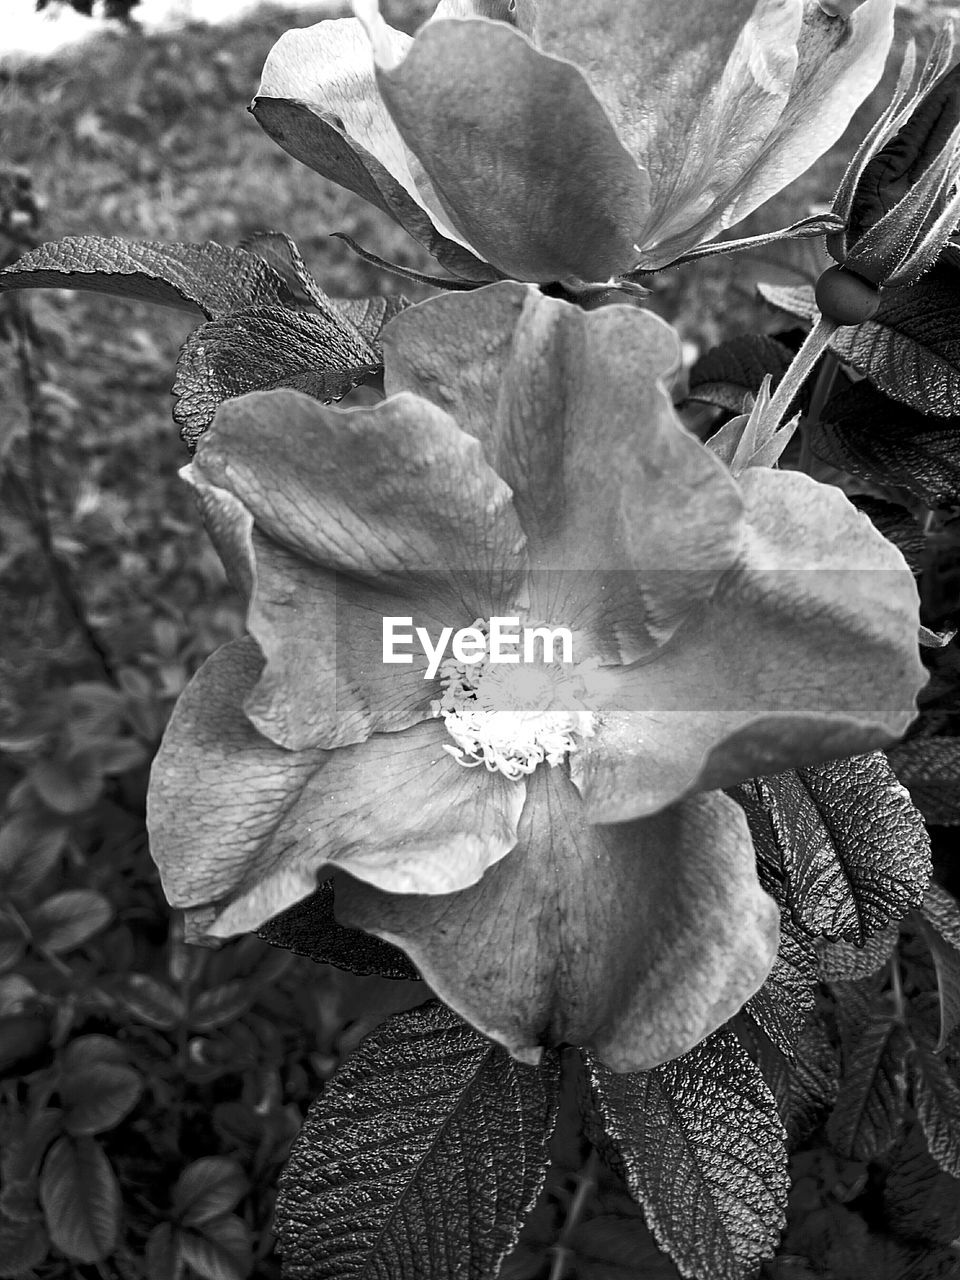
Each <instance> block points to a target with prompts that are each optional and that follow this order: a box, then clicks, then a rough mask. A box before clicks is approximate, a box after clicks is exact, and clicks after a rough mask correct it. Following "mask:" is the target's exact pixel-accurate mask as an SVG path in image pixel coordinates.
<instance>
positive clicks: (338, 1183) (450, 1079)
mask: <svg viewBox="0 0 960 1280" xmlns="http://www.w3.org/2000/svg"><path fill="white" fill-rule="evenodd" d="M555 1080H556V1066H555V1063H554V1061H553V1060H552V1059H548V1062H547V1065H545V1066H544V1067H542V1068H539V1069H534V1068H532V1067H526V1066H523V1065H521V1064H519V1063H517V1062H515V1061H514V1060H513V1059H512V1058H511V1057H510V1056H509V1055H508V1054H507V1053H505V1052H504V1051H503V1050H502V1049H500V1048H499V1047H497V1046H496V1045H494V1044H493V1043H492V1042H491V1041H489V1040H487V1039H486V1038H485V1037H484V1036H481V1035H479V1034H478V1033H477V1032H475V1031H473V1030H472V1028H470V1027H468V1026H467V1024H466V1023H464V1022H463V1021H462V1020H461V1019H460V1018H458V1017H457V1015H456V1014H454V1013H453V1012H451V1010H449V1009H447V1008H445V1007H444V1006H443V1005H441V1004H439V1003H438V1002H431V1003H429V1004H426V1005H423V1006H421V1007H420V1008H419V1009H414V1010H411V1011H410V1012H408V1013H401V1014H398V1015H396V1016H395V1017H393V1018H391V1019H390V1020H389V1021H388V1022H386V1023H384V1025H383V1026H382V1027H381V1028H379V1030H378V1031H376V1032H374V1033H373V1034H372V1035H370V1036H369V1037H368V1038H367V1039H366V1040H365V1041H364V1042H363V1043H362V1044H361V1046H360V1048H359V1049H358V1050H357V1051H356V1053H355V1054H354V1055H353V1056H352V1057H351V1058H350V1059H348V1061H347V1063H346V1064H345V1066H344V1067H342V1068H341V1070H340V1071H339V1072H338V1073H337V1074H336V1075H335V1076H334V1078H333V1080H332V1081H331V1082H330V1083H329V1084H328V1085H327V1087H326V1089H325V1090H324V1092H323V1093H322V1094H321V1096H320V1098H319V1100H318V1101H317V1102H316V1103H314V1105H313V1107H312V1108H311V1110H310V1113H309V1115H308V1116H307V1119H306V1122H305V1124H304V1127H303V1129H302V1131H301V1134H300V1137H299V1138H298V1139H297V1142H296V1143H295V1145H294V1149H293V1153H292V1155H291V1158H290V1162H289V1164H288V1165H287V1168H286V1170H285V1172H284V1175H283V1177H282V1180H281V1185H280V1197H279V1201H278V1206H277V1224H278V1234H279V1236H280V1239H281V1243H282V1251H283V1255H284V1263H285V1266H284V1275H285V1277H287V1280H325V1278H327V1277H329V1280H360V1278H361V1277H363V1278H364V1280H373V1277H387V1276H389V1277H390V1280H450V1277H451V1276H462V1277H464V1280H467V1278H468V1277H469V1278H473V1280H481V1278H482V1277H487V1276H493V1275H496V1274H497V1271H498V1269H499V1266H500V1262H501V1260H502V1259H503V1257H504V1256H505V1254H506V1253H507V1252H508V1251H509V1250H510V1249H511V1248H512V1246H513V1245H514V1244H515V1242H516V1239H517V1236H518V1234H519V1231H520V1227H521V1225H522V1223H523V1221H524V1218H525V1217H526V1214H527V1213H528V1212H529V1210H530V1209H531V1208H532V1207H533V1204H534V1202H535V1201H536V1199H537V1196H538V1194H539V1192H540V1189H541V1187H542V1185H543V1180H544V1178H545V1176H546V1170H547V1165H548V1163H549V1157H548V1153H547V1139H548V1137H549V1133H550V1130H551V1128H552V1126H553V1115H554V1110H555V1095H556V1089H555Z"/></svg>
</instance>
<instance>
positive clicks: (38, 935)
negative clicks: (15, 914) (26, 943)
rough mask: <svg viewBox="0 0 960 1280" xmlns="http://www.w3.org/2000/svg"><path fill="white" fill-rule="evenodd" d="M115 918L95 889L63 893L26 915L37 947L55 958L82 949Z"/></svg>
mask: <svg viewBox="0 0 960 1280" xmlns="http://www.w3.org/2000/svg"><path fill="white" fill-rule="evenodd" d="M112 918H113V907H112V906H111V905H110V903H109V902H108V901H107V899H106V898H105V897H104V896H103V894H102V893H97V892H96V890H95V889H64V890H63V891H62V892H61V893H54V894H52V895H51V896H50V897H49V898H47V899H45V900H44V901H43V902H41V903H40V904H39V906H36V907H33V908H32V909H31V910H30V911H29V912H27V913H26V920H27V923H28V924H29V926H30V932H31V934H32V937H33V944H34V946H36V947H40V948H41V949H42V950H44V951H49V952H50V953H51V954H52V955H60V954H61V952H64V951H71V950H73V948H74V947H80V946H82V945H83V944H84V943H85V942H88V941H89V940H90V938H92V937H93V936H94V934H96V933H99V932H100V930H101V929H104V928H106V926H107V925H108V924H109V923H110V921H111V919H112Z"/></svg>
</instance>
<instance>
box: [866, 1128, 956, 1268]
mask: <svg viewBox="0 0 960 1280" xmlns="http://www.w3.org/2000/svg"><path fill="white" fill-rule="evenodd" d="M883 1201H884V1210H885V1211H886V1215H887V1220H888V1221H889V1223H890V1226H891V1227H892V1228H893V1229H894V1230H895V1231H896V1232H897V1233H898V1234H900V1235H903V1236H906V1237H908V1238H913V1239H915V1240H922V1241H924V1242H929V1241H931V1240H935V1241H937V1242H938V1243H940V1244H950V1243H951V1241H953V1240H956V1239H957V1238H958V1237H960V1180H958V1179H956V1178H951V1177H950V1175H949V1174H946V1173H944V1172H943V1171H942V1170H941V1169H940V1167H939V1166H938V1165H937V1162H936V1161H935V1160H934V1159H933V1157H932V1156H931V1155H930V1152H929V1151H928V1150H927V1144H926V1139H925V1138H924V1136H923V1133H922V1131H921V1129H920V1127H919V1125H914V1126H913V1127H912V1128H911V1129H910V1131H909V1132H908V1133H907V1136H906V1138H905V1139H904V1141H903V1143H902V1144H901V1145H900V1147H899V1148H898V1149H897V1152H896V1157H895V1159H894V1163H893V1168H892V1169H891V1170H890V1172H889V1174H888V1175H887V1179H886V1183H885V1185H884V1189H883Z"/></svg>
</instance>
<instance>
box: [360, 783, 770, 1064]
mask: <svg viewBox="0 0 960 1280" xmlns="http://www.w3.org/2000/svg"><path fill="white" fill-rule="evenodd" d="M527 786H528V793H527V803H526V805H525V807H524V811H523V816H522V819H521V822H520V831H519V837H518V844H517V848H516V849H515V850H514V851H513V852H512V853H511V854H510V856H509V857H508V858H505V859H503V860H502V861H501V862H499V863H497V864H496V866H494V867H491V869H490V870H489V871H488V872H487V873H486V874H485V875H484V877H483V879H482V880H481V881H480V883H479V884H477V885H475V886H473V887H472V888H470V889H468V890H465V891H464V892H463V893H458V894H455V895H448V896H446V897H431V898H427V897H423V896H410V897H407V896H405V897H394V896H390V895H387V894H383V893H379V892H377V891H376V890H372V889H370V888H369V887H367V886H366V885H362V884H359V883H357V882H356V881H352V880H350V879H349V878H347V877H338V879H337V888H336V904H337V906H336V910H337V917H338V919H339V920H340V922H341V923H342V924H349V925H351V926H354V927H359V928H363V929H366V930H367V931H368V932H370V933H375V934H377V935H378V936H379V937H381V938H385V939H388V940H390V941H391V942H393V943H395V944H396V945H397V946H399V947H401V948H402V949H403V950H404V951H405V952H406V953H407V954H408V955H409V956H410V958H411V959H412V960H413V962H414V964H416V966H417V968H418V969H419V970H420V972H421V973H422V975H423V977H424V979H425V980H426V981H427V983H428V984H429V985H430V986H431V987H432V988H433V990H434V991H436V992H437V994H438V995H439V996H440V997H441V999H443V1000H444V1001H446V1003H447V1004H449V1005H451V1006H452V1007H453V1008H454V1009H456V1010H457V1012H458V1013H460V1014H462V1015H463V1017H465V1018H466V1019H467V1021H468V1022H470V1023H472V1024H473V1025H474V1026H475V1027H477V1028H478V1029H479V1030H481V1031H483V1032H484V1033H485V1034H486V1035H489V1036H491V1037H493V1038H494V1039H495V1040H498V1041H500V1042H501V1043H502V1044H503V1045H505V1046H506V1047H507V1048H508V1049H509V1050H510V1052H511V1053H513V1054H514V1055H515V1056H516V1057H518V1058H521V1059H523V1060H524V1061H536V1059H537V1058H538V1056H539V1052H540V1048H541V1047H542V1046H545V1045H558V1044H563V1043H571V1044H577V1045H588V1046H590V1047H591V1048H593V1049H595V1050H596V1051H597V1053H598V1054H599V1055H600V1057H601V1058H602V1059H603V1061H604V1062H605V1063H606V1064H607V1066H609V1067H611V1068H612V1069H613V1070H615V1071H640V1070H644V1069H646V1068H649V1067H653V1066H656V1065H657V1064H658V1063H661V1062H666V1061H667V1060H669V1059H671V1058H674V1057H677V1056H678V1055H679V1054H681V1053H685V1052H686V1051H687V1050H688V1049H690V1048H692V1047H693V1046H694V1045H695V1044H697V1043H699V1041H700V1040H702V1039H703V1038H704V1037H705V1036H707V1035H709V1034H710V1033H711V1032H712V1031H714V1030H715V1029H716V1028H717V1027H718V1026H720V1025H721V1024H722V1023H723V1022H725V1021H726V1020H727V1018H729V1017H730V1016H731V1015H732V1014H733V1013H735V1012H736V1010H737V1009H739V1008H740V1006H741V1005H742V1004H743V1003H744V1002H745V1001H746V1000H747V999H748V998H749V997H750V996H751V995H752V994H753V993H754V992H755V991H756V990H757V989H758V988H759V986H760V985H761V984H762V982H763V981H764V979H765V977H766V975H767V974H768V972H769V970H770V967H771V965H772V964H773V960H774V957H775V955H776V951H777V942H778V915H777V909H776V907H775V905H774V903H773V902H772V900H771V899H770V898H768V897H767V895H766V894H765V893H764V892H763V891H762V890H761V888H760V886H759V883H758V881H757V875H756V866H755V856H754V851H753V845H752V842H751V839H750V835H749V832H748V829H747V825H746V821H745V819H744V815H743V813H742V811H741V810H740V808H739V806H737V805H736V804H735V803H734V802H733V801H732V800H729V799H728V798H727V797H726V796H723V795H721V794H719V793H714V794H711V795H704V796H696V797H695V798H692V799H690V800H687V801H684V802H683V803H682V804H680V805H677V806H675V807H673V808H671V809H669V810H667V811H666V812H665V813H662V814H659V815H657V816H656V817H653V818H646V819H644V820H642V821H639V822H631V823H626V824H624V825H622V826H615V827H591V826H588V825H587V824H586V823H585V822H584V818H583V812H582V807H581V804H580V800H579V797H578V796H577V794H576V792H575V790H574V788H573V787H572V786H571V785H570V783H569V780H568V779H567V778H566V776H565V773H564V771H563V770H562V769H560V768H556V769H543V768H541V769H540V770H538V771H537V773H536V774H534V775H533V777H532V778H531V779H530V781H529V782H528V784H527Z"/></svg>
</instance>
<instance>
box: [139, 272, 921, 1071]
mask: <svg viewBox="0 0 960 1280" xmlns="http://www.w3.org/2000/svg"><path fill="white" fill-rule="evenodd" d="M384 348H385V364H386V392H387V398H386V399H385V400H384V401H383V402H382V403H380V404H378V405H376V406H374V407H372V408H355V409H342V408H336V407H331V406H327V405H323V404H320V403H319V402H317V401H315V400H312V399H310V398H308V397H307V396H304V395H301V394H299V393H297V392H293V391H287V390H278V391H271V392H260V393H255V394H251V395H247V396H244V397H241V398H239V399H236V400H232V401H229V402H227V403H226V404H225V405H223V406H222V407H221V408H220V410H219V412H218V414H217V418H216V420H215V422H214V424H213V426H212V427H211V429H210V431H209V432H208V433H207V434H206V435H204V436H203V438H202V439H201V441H200V444H199V447H198V450H197V454H196V458H195V461H194V462H193V463H192V465H191V466H190V467H188V468H187V469H186V472H185V474H186V477H187V478H188V479H189V481H190V483H191V484H192V485H193V486H194V487H195V489H196V491H197V493H198V495H199V498H200V501H201V506H202V509H203V510H204V513H205V518H206V521H207V526H208V528H209V530H210V532H211V534H212V536H213V538H214V541H215V543H216V545H217V547H218V549H219V551H220V554H221V556H222V557H223V559H224V562H225V564H226V566H227V568H228V570H229V571H230V573H231V575H232V577H233V578H234V580H235V581H237V582H238V583H239V584H241V585H242V587H243V589H244V591H245V594H246V597H247V600H248V615H247V623H248V628H249V632H250V637H249V638H246V639H244V640H241V641H239V642H236V643H234V644H232V645H228V646H227V647H226V648H224V649H221V650H220V651H219V652H218V653H216V654H214V656H213V657H212V658H211V659H210V660H209V661H208V662H207V664H206V665H205V666H204V667H203V668H202V669H201V670H200V672H199V673H198V674H197V676H196V677H195V679H194V680H193V682H192V683H191V685H190V686H189V687H188V689H187V690H186V692H185V693H184V694H183V696H182V698H181V700H180V702H179V703H178V705H177V708H176V709H175V711H174V714H173V717H172V719H171V722H170V725H169V728H168V730H167V734H166V737H165V739H164V742H163V745H162V746H161V749H160V752H159V754H158V756H157V759H156V763H155V765H154V770H153V776H152V779H151V788H150V799H149V825H150V832H151V841H152V848H153V853H154V856H155V858H156V860H157V862H158V864H159V866H160V870H161V874H162V877H163V883H164V886H165V889H166V891H167V894H168V896H169V898H170V900H171V902H172V903H173V904H174V905H175V906H179V907H183V908H186V909H187V911H188V914H189V916H190V918H191V920H192V929H193V932H194V934H195V935H199V934H203V933H207V934H210V935H216V936H226V935H229V934H231V933H234V932H237V931H240V930H245V929H252V928H256V927H257V926H258V925H260V924H261V923H262V922H263V921H265V920H266V919H268V918H270V917H271V916H273V915H275V914H276V913H277V912H279V911H281V910H283V909H284V908H286V907H288V906H290V905H291V904H293V903H295V902H297V901H299V900H301V899H303V898H304V897H306V896H307V895H309V894H310V893H311V891H312V890H313V889H314V887H315V885H316V883H317V878H318V876H319V877H324V876H330V875H331V874H333V873H335V872H336V873H339V874H338V876H337V887H336V904H337V916H338V919H339V920H340V921H341V923H345V924H348V925H352V926H356V927H359V928H363V929H367V930H369V931H371V932H373V933H376V934H378V935H380V936H381V937H383V938H385V939H387V940H389V941H391V942H394V943H396V944H397V945H399V946H400V947H402V948H403V949H404V950H405V951H406V952H407V953H408V954H409V956H410V957H411V959H412V960H413V961H414V963H415V964H416V965H417V966H418V968H419V969H420V971H421V972H422V973H423V975H424V977H425V979H426V981H427V982H428V983H429V984H430V985H431V986H432V987H433V988H434V990H435V991H436V992H437V993H438V994H439V995H440V996H441V998H442V999H444V1000H446V1001H447V1002H448V1003H449V1004H450V1005H452V1006H453V1007H454V1008H455V1009H456V1010H458V1011H459V1012H460V1013H461V1014H462V1015H463V1016H464V1017H466V1018H467V1019H469V1020H470V1021H471V1022H472V1023H474V1024H475V1025H476V1026H477V1027H479V1028H481V1029H482V1030H483V1031H485V1032H487V1033H488V1034H489V1035H491V1036H493V1037H495V1038H497V1039H499V1040H500V1041H501V1042H502V1043H504V1044H505V1045H507V1046H508V1047H509V1048H510V1050H511V1051H512V1052H513V1053H515V1054H517V1055H518V1056H521V1057H525V1058H533V1057H535V1056H536V1055H537V1053H538V1051H539V1047H540V1046H541V1045H543V1044H546V1043H552V1044H556V1043H559V1042H564V1041H566V1042H572V1043H576V1044H588V1045H592V1046H593V1047H595V1048H596V1049H597V1051H598V1052H599V1053H600V1055H601V1056H602V1057H603V1059H604V1060H605V1061H606V1062H608V1063H609V1064H610V1065H611V1066H612V1067H613V1068H615V1069H618V1070H636V1069H640V1068H644V1067H649V1066H652V1065H654V1064H656V1063H659V1062H663V1061H665V1060H667V1059H669V1058H671V1057H673V1056H675V1055H678V1054H680V1053H682V1052H684V1051H685V1050H687V1049H689V1048H690V1047H691V1046H692V1045H694V1044H695V1043H697V1042H699V1041H700V1040H701V1039H702V1038H703V1037H704V1036H706V1035H707V1034H708V1033H709V1032H711V1031H712V1030H713V1029H715V1028H716V1027H717V1026H719V1025H720V1024H721V1023H722V1022H724V1021H725V1020H726V1019H727V1018H728V1017H730V1016H731V1015H732V1014H733V1012H734V1011H735V1010H736V1009H738V1008H739V1007H740V1006H741V1004H742V1003H743V1002H744V1001H745V1000H746V999H747V998H748V997H749V996H750V995H751V994H752V993H753V992H754V991H756V990H757V988H758V987H759V986H760V984H761V983H762V982H763V980H764V978H765V977H766V975H767V973H768V971H769V968H770V966H771V964H772V962H773V958H774V955H775V953H776V949H777V933H778V929H777V913H776V909H775V906H774V904H773V902H772V901H771V900H770V899H769V898H768V897H767V896H766V895H765V894H764V893H763V891H762V890H761V888H760V885H759V882H758V880H757V875H756V863H755V854H754V850H753V847H752V843H751V839H750V834H749V831H748V828H747V825H746V822H745V820H744V815H743V813H742V811H741V809H740V808H739V806H738V805H737V804H736V803H735V802H734V801H733V800H732V799H729V798H728V797H727V796H726V795H724V794H723V793H722V792H721V791H720V790H719V788H723V787H728V786H731V785H732V784H734V783H736V782H738V781H740V780H742V779H745V778H748V777H751V776H754V775H756V774H764V773H773V772H777V771H780V770H783V769H786V768H788V767H792V766H795V765H800V764H808V763H813V762H816V761H820V760H824V759H827V758H831V757H836V756H842V755H850V754H855V753H858V752H863V751H866V750H869V749H872V748H874V747H876V746H878V745H881V744H883V743H885V742H887V741H889V740H890V739H891V738H893V737H895V736H896V735H898V734H900V733H901V732H902V731H903V730H904V728H905V727H906V725H907V724H908V722H909V720H910V719H911V716H912V715H913V712H914V698H915V695H916V693H917V691H918V689H919V688H920V687H921V685H922V683H923V680H924V676H923V670H922V667H921V664H920V662H919V659H918V657H917V643H916V639H917V625H918V617H917V610H918V605H917V597H916V591H915V588H914V584H913V579H912V576H911V574H910V572H909V570H908V569H907V567H906V565H905V563H904V561H903V559H902V557H901V555H900V553H899V552H898V551H897V550H896V549H895V548H893V547H892V546H891V545H890V544H889V543H887V542H886V541H885V540H884V539H883V538H881V537H880V535H879V534H878V533H877V532H876V531H875V530H874V528H873V526H872V525H871V524H870V522H869V521H868V520H867V519H866V518H865V517H864V516H862V515H860V514H859V513H858V512H857V511H856V510H855V509H854V507H853V506H852V505H851V504H850V503H849V502H848V501H847V499H846V498H845V497H844V495H843V494H842V493H841V492H840V491H839V490H838V489H835V488H830V487H827V486H824V485H820V484H817V483H816V482H814V481H813V480H811V479H810V478H809V477H807V476H805V475H802V474H799V473H794V472H780V471H775V470H771V469H767V468H762V467H752V468H749V469H747V470H746V471H744V472H743V474H742V476H740V477H739V479H735V478H734V477H733V476H732V475H731V473H730V471H729V470H728V469H727V468H726V467H724V465H723V464H722V463H721V461H720V460H719V459H718V458H717V457H716V456H715V455H714V454H713V453H712V452H711V451H710V450H709V449H707V448H705V447H704V446H703V445H701V444H700V443H699V442H698V441H697V440H696V439H695V438H694V437H693V436H692V435H690V434H689V433H688V432H687V431H686V430H685V429H684V428H683V427H682V426H681V424H680V422H679V420H678V419H677V417H676V415H675V413H674V410H673V407H672V404H671V401H670V399H669V397H668V395H667V394H666V392H665V390H664V382H663V380H664V378H667V377H669V376H670V375H671V373H672V372H673V371H674V370H675V368H676V366H677V362H678V357H679V347H678V342H677V339H676V335H675V334H674V332H673V331H672V330H671V329H670V328H669V327H668V326H667V325H666V324H664V323H663V322H662V321H661V320H659V319H658V318H657V317H655V316H653V315H651V314H650V313H648V312H645V311H641V310H639V309H636V308H632V307H626V306H612V307H606V308H604V309H602V310H599V311H593V312H584V311H583V310H581V309H580V308H578V307H575V306H572V305H570V304H568V303H564V302H560V301H557V300H551V299H547V298H545V297H543V296H542V294H541V293H540V292H539V291H538V290H537V289H536V288H534V287H532V286H529V285H521V284H515V283H501V284H496V285H492V286H489V287H487V288H483V289H480V290H478V291H476V292H472V293H469V294H448V295H446V296H443V297H439V298H435V299H432V300H430V301H428V302H426V303H423V304H421V305H420V306H417V307H412V308H410V309H408V310H407V311H405V312H403V313H402V314H401V315H400V316H399V317H397V318H396V319H395V320H393V321H392V322H391V323H390V325H388V327H387V329H386V330H385V333H384ZM398 619H399V621H397V620H398ZM498 619H499V620H500V621H497V620H498ZM503 619H513V620H514V621H515V622H517V623H519V624H520V625H521V626H523V627H527V628H533V627H537V626H539V627H544V628H547V629H558V630H559V629H566V630H568V631H569V633H570V636H571V647H570V652H569V653H566V652H562V651H561V650H557V649H554V650H553V651H552V653H551V655H550V656H551V659H552V660H551V661H544V660H543V655H541V660H540V661H539V663H532V664H531V663H528V662H525V663H523V664H510V663H504V664H503V665H499V666H498V665H497V664H496V663H495V661H494V658H493V651H492V647H491V648H490V649H489V650H487V651H484V652H482V653H480V655H479V660H478V661H474V660H473V659H471V657H470V656H469V655H468V653H467V649H466V647H464V646H461V650H460V652H457V650H456V649H454V652H453V655H452V656H451V657H450V658H448V660H447V661H446V662H444V663H443V664H442V665H437V662H436V660H435V661H434V667H435V678H432V679H430V678H426V679H425V678H424V677H425V674H427V673H428V665H429V660H428V657H427V655H426V653H425V652H423V651H420V649H419V647H418V646H417V645H415V644H411V645H408V646H407V648H406V650H405V652H406V654H407V655H408V657H409V661H407V662H397V663H391V662H388V661H386V660H385V659H386V657H387V649H386V641H385V637H386V636H387V633H388V631H389V632H390V634H391V635H392V634H395V633H397V634H408V633H409V634H412V633H413V628H414V627H416V626H419V627H421V628H422V632H423V636H424V637H428V638H429V639H430V644H429V646H426V645H425V647H429V648H430V649H431V651H432V650H435V649H436V647H437V644H438V643H439V639H440V638H441V636H442V633H443V629H444V628H452V629H454V630H457V629H461V628H471V627H474V628H475V629H476V630H475V633H474V634H473V636H472V643H473V644H474V645H476V644H478V643H480V648H481V650H482V649H483V643H481V642H482V641H483V637H484V636H488V637H491V639H492V632H493V630H494V628H495V627H498V626H500V625H501V622H502V620H503ZM385 628H386V630H385ZM398 628H399V632H398V631H397V629H398ZM478 637H479V640H478ZM447 638H449V631H448V632H447ZM468 639H470V637H469V634H468ZM473 652H474V657H475V658H476V657H477V652H476V649H474V651H473ZM465 766H467V767H465ZM469 766H473V767H469ZM343 873H346V874H343Z"/></svg>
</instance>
